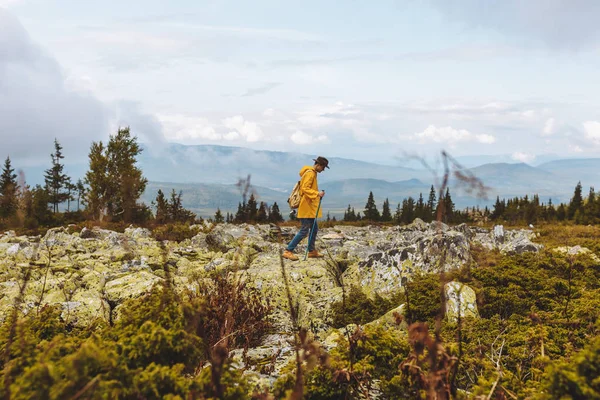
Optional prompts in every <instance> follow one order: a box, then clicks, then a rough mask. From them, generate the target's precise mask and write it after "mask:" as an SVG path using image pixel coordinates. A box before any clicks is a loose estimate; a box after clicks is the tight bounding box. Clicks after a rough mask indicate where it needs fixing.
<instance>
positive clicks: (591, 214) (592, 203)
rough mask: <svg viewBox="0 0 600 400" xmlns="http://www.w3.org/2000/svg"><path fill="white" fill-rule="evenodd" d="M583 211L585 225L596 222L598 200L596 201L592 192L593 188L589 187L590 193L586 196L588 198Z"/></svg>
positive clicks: (593, 191)
mask: <svg viewBox="0 0 600 400" xmlns="http://www.w3.org/2000/svg"><path fill="white" fill-rule="evenodd" d="M583 209H584V215H585V216H584V223H587V224H593V223H595V222H596V218H597V216H596V215H597V214H598V212H597V209H598V200H596V192H595V190H594V187H593V186H591V187H590V193H589V194H588V197H587V199H586V202H585V205H584V206H583Z"/></svg>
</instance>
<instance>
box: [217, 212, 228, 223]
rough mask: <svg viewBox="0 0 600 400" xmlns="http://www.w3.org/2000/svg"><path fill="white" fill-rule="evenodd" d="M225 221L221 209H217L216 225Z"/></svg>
mask: <svg viewBox="0 0 600 400" xmlns="http://www.w3.org/2000/svg"><path fill="white" fill-rule="evenodd" d="M227 218H229V213H227ZM223 221H224V219H223V214H222V213H221V209H220V208H217V212H216V213H215V223H216V224H222V223H223Z"/></svg>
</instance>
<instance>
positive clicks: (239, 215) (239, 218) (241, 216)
mask: <svg viewBox="0 0 600 400" xmlns="http://www.w3.org/2000/svg"><path fill="white" fill-rule="evenodd" d="M234 221H235V222H236V223H238V224H241V223H243V222H247V221H248V217H247V213H246V203H238V209H237V212H236V213H235V218H234Z"/></svg>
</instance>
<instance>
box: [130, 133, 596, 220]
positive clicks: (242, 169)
mask: <svg viewBox="0 0 600 400" xmlns="http://www.w3.org/2000/svg"><path fill="white" fill-rule="evenodd" d="M314 157H316V155H307V154H301V153H288V152H275V151H261V150H252V149H247V148H240V147H225V146H214V145H198V146H185V145H178V144H171V145H169V146H167V147H165V148H163V149H160V151H159V152H156V151H155V150H153V149H147V150H146V151H144V152H143V153H142V155H141V157H140V159H139V161H140V162H139V165H140V167H141V168H142V170H143V171H144V175H145V176H146V177H147V178H148V179H149V180H150V184H149V185H148V188H147V190H146V193H145V194H144V197H143V200H144V201H146V203H150V201H151V200H153V199H154V198H155V197H156V193H157V191H158V189H159V188H160V189H162V190H163V192H165V194H168V193H170V191H171V189H175V190H176V191H177V192H179V190H181V191H182V192H183V204H184V206H185V207H186V208H189V209H191V210H193V211H195V212H197V213H198V214H199V215H202V216H211V215H213V214H214V212H215V210H216V209H217V207H219V208H221V210H222V211H223V212H226V211H229V212H235V210H236V209H237V205H238V202H240V201H241V199H242V197H241V192H240V190H239V188H237V187H236V186H235V183H236V182H238V180H239V179H241V178H243V179H245V178H247V177H248V176H250V182H251V184H252V187H253V190H254V192H255V194H256V196H257V197H258V198H259V201H265V202H267V203H268V204H272V203H273V202H275V201H276V202H277V203H278V204H279V205H280V208H281V210H282V212H284V214H285V211H286V210H287V203H286V199H287V193H288V192H289V191H290V190H291V188H292V187H293V185H294V183H295V182H296V181H297V180H298V179H299V175H298V173H299V170H300V168H301V167H302V166H303V165H309V164H312V163H313V162H312V158H314ZM329 161H330V166H331V169H328V170H326V171H325V172H323V173H322V174H320V175H319V185H320V188H322V189H324V190H325V191H326V196H325V198H324V201H323V207H324V210H326V211H329V212H330V213H331V215H337V216H340V215H342V214H343V211H344V210H345V209H346V208H347V207H348V204H350V205H352V206H353V207H355V209H356V211H357V212H358V211H359V210H360V211H362V209H363V208H364V205H365V203H366V200H367V197H368V195H369V191H373V194H374V196H375V200H376V202H377V204H378V207H379V208H380V209H381V204H382V203H383V201H384V199H385V198H388V199H389V200H390V204H391V207H392V208H393V209H395V207H396V205H397V204H398V203H399V202H401V201H402V200H403V199H404V198H406V197H408V196H412V197H414V198H415V199H416V198H418V197H419V193H423V196H424V197H425V198H426V197H427V196H428V194H429V190H430V187H431V185H432V184H433V183H434V180H435V179H434V177H433V176H432V174H431V173H430V172H429V171H427V170H424V169H416V168H405V167H400V166H398V167H395V166H387V165H380V164H377V163H368V162H363V161H357V160H352V159H345V158H337V157H331V158H329ZM470 171H471V172H472V173H473V174H474V175H475V176H477V177H478V178H479V179H481V180H482V181H483V183H484V184H485V185H486V186H488V187H490V190H489V192H488V198H487V200H485V199H478V198H476V197H475V196H474V194H470V193H468V192H467V191H466V190H465V188H464V187H463V186H461V185H460V182H459V181H457V180H456V179H455V178H454V177H453V178H452V179H450V192H451V194H452V198H453V200H454V202H455V204H456V205H457V207H459V208H464V207H471V206H475V205H479V206H480V207H484V206H486V205H492V204H493V203H494V201H495V199H496V196H500V197H501V198H502V197H506V198H508V197H515V196H519V197H520V196H524V195H525V194H528V195H530V196H531V195H533V194H536V193H537V194H539V195H540V198H541V200H542V201H543V202H547V201H548V199H549V198H552V201H553V203H555V204H556V203H559V202H566V201H568V200H569V199H570V197H571V196H572V195H573V190H574V187H575V185H576V184H577V182H578V181H581V182H582V184H583V186H584V191H585V192H586V193H587V190H588V188H589V186H597V187H600V158H594V159H566V160H555V161H550V162H546V163H543V164H540V165H538V166H536V167H533V166H530V165H528V164H525V163H513V164H511V163H489V164H484V165H480V166H477V167H474V168H471V169H470ZM440 172H441V171H440Z"/></svg>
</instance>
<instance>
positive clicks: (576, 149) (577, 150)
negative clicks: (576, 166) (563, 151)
mask: <svg viewBox="0 0 600 400" xmlns="http://www.w3.org/2000/svg"><path fill="white" fill-rule="evenodd" d="M569 151H570V152H571V153H583V149H582V148H581V147H579V146H577V145H572V144H571V145H569Z"/></svg>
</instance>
